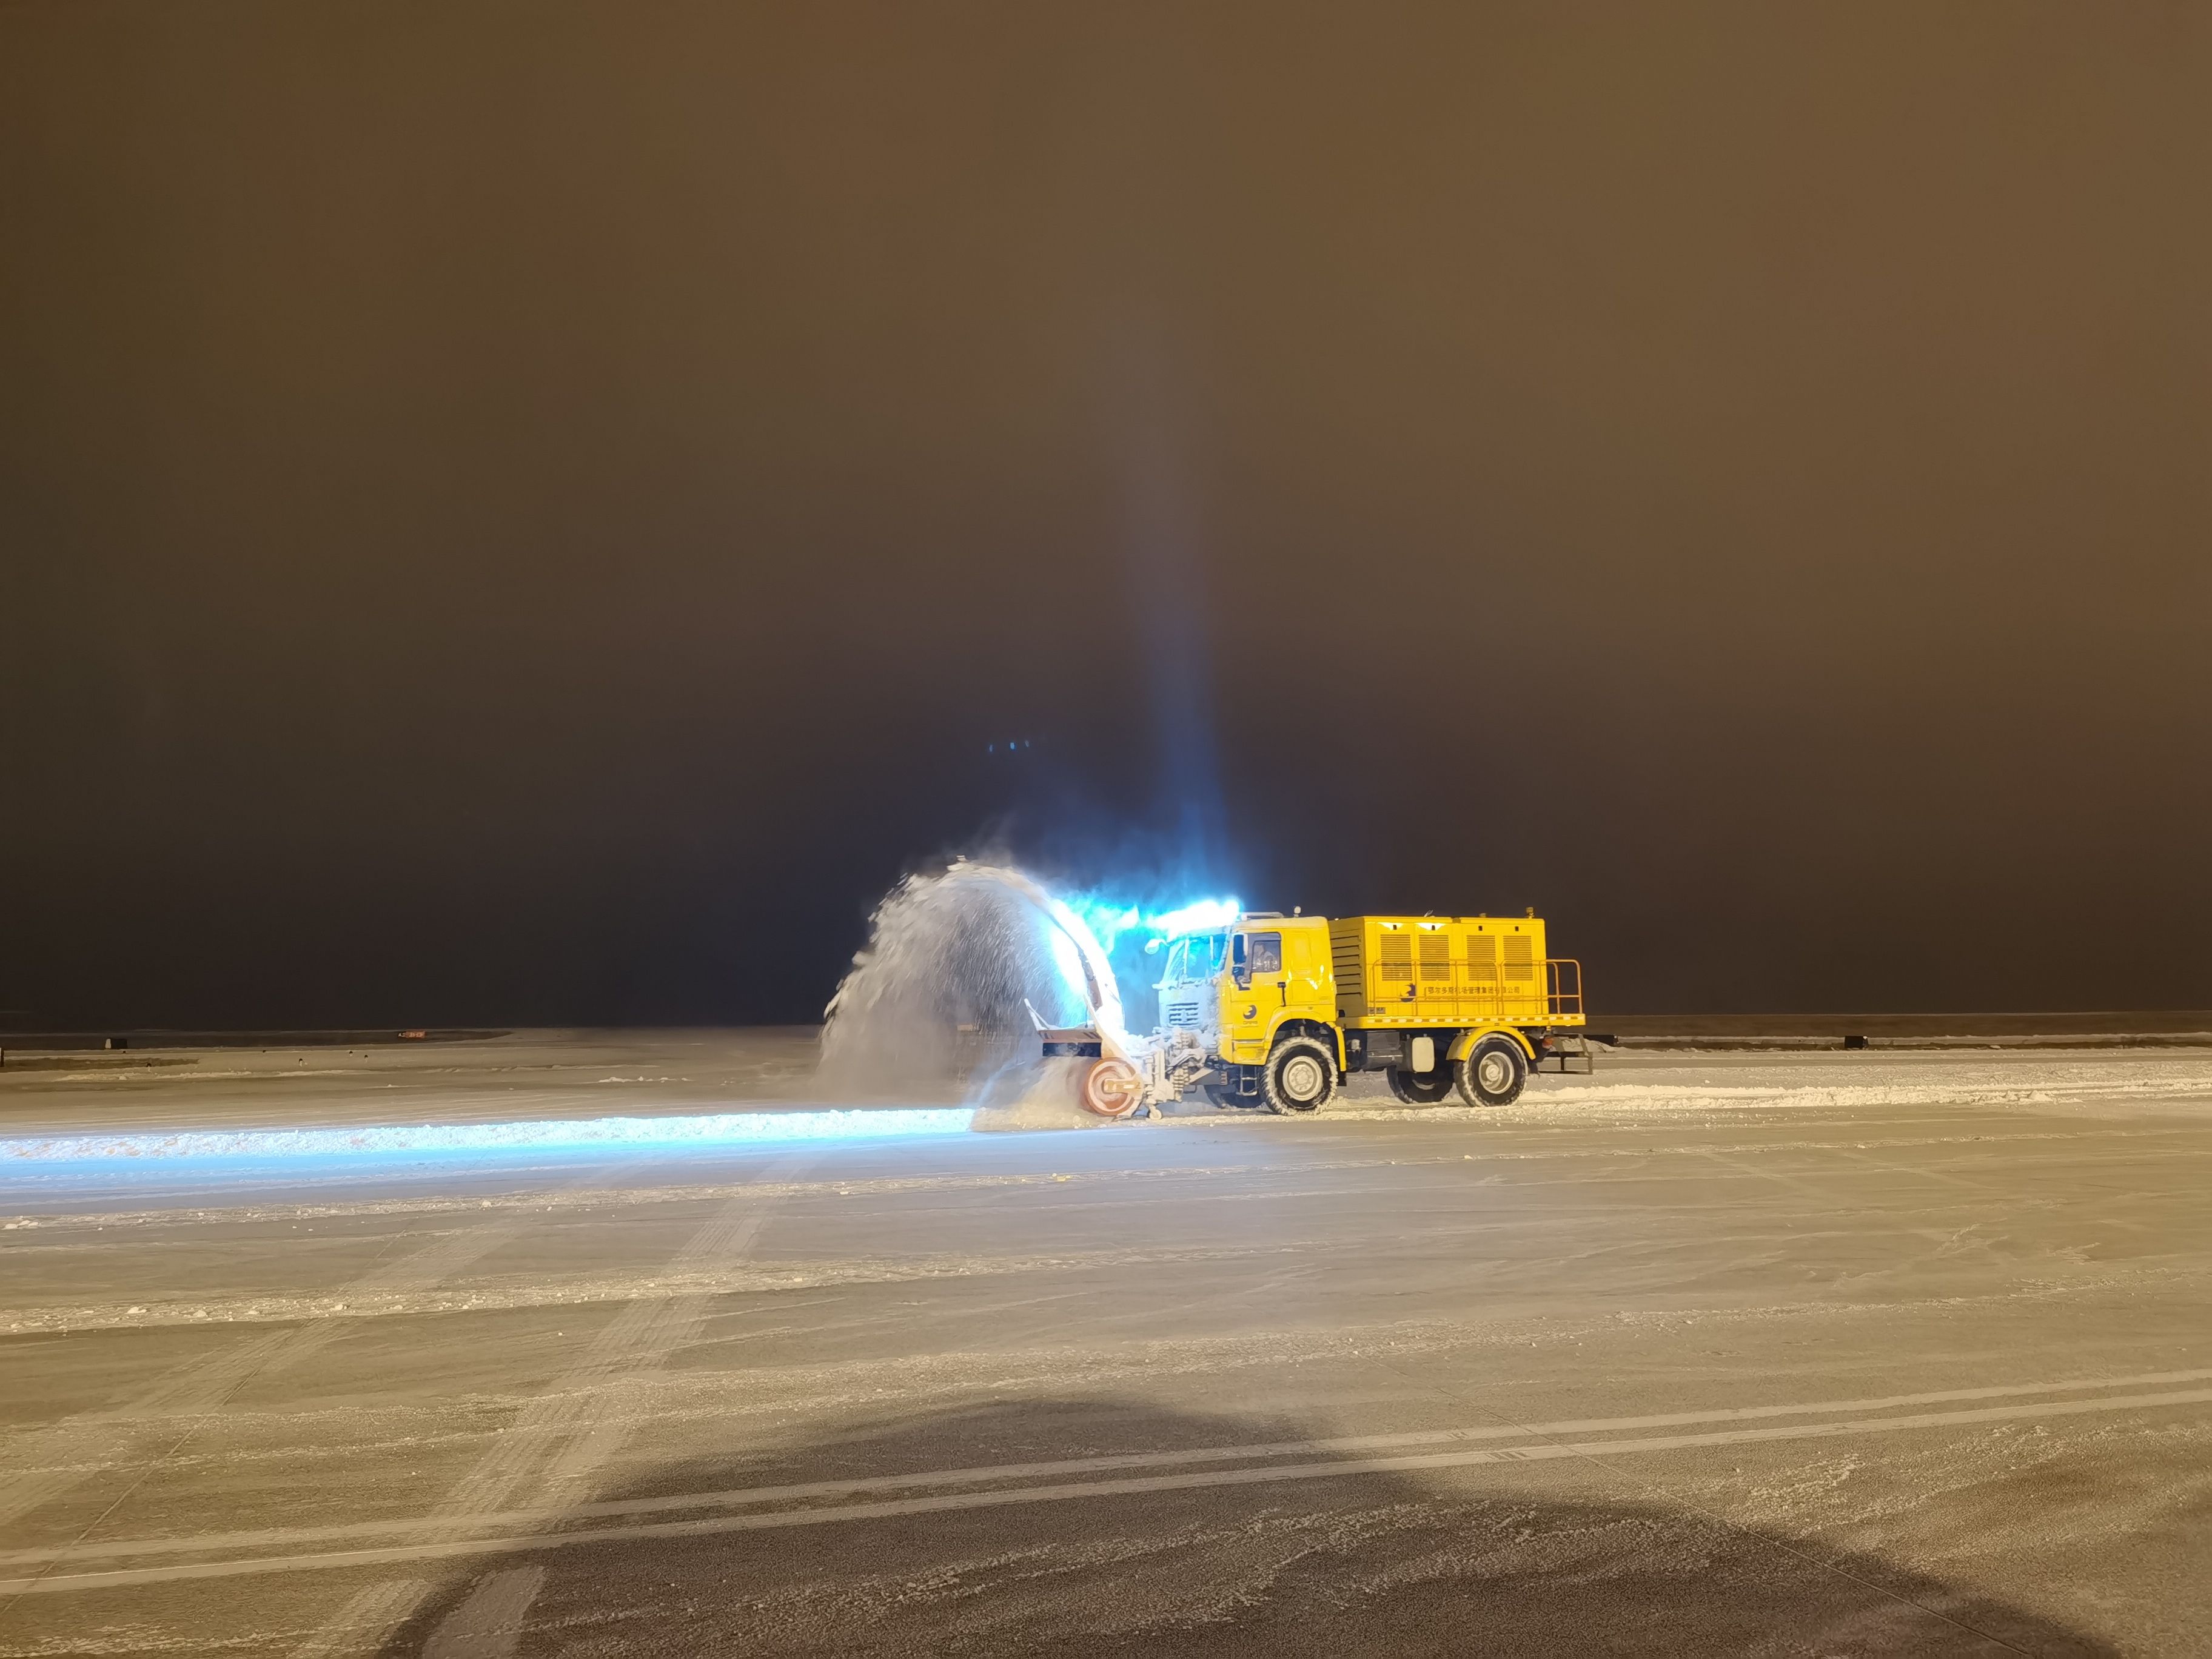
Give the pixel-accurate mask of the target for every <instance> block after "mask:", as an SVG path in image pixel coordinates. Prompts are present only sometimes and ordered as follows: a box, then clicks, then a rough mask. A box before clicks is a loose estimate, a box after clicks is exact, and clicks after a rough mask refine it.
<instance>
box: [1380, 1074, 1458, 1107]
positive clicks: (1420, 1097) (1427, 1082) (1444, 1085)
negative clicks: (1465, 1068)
mask: <svg viewBox="0 0 2212 1659" xmlns="http://www.w3.org/2000/svg"><path fill="white" fill-rule="evenodd" d="M1386 1075H1388V1077H1389V1079H1390V1092H1391V1093H1392V1094H1393V1095H1395V1096H1396V1097H1397V1098H1398V1099H1399V1100H1400V1101H1401V1102H1402V1103H1405V1104H1406V1105H1408V1106H1433V1105H1435V1104H1436V1103H1437V1102H1438V1101H1440V1100H1442V1099H1443V1097H1445V1096H1446V1095H1448V1094H1449V1093H1450V1092H1451V1086H1452V1076H1451V1068H1450V1067H1449V1066H1437V1068H1436V1069H1435V1070H1433V1071H1428V1072H1409V1071H1407V1070H1406V1068H1405V1067H1404V1066H1392V1067H1391V1068H1390V1069H1389V1073H1387V1074H1386Z"/></svg>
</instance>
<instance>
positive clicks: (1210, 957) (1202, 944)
mask: <svg viewBox="0 0 2212 1659" xmlns="http://www.w3.org/2000/svg"><path fill="white" fill-rule="evenodd" d="M1223 943H1224V936H1223V935H1221V934H1219V933H1200V934H1196V935H1194V937H1192V938H1190V939H1184V940H1182V941H1181V942H1180V943H1178V944H1177V945H1176V953H1175V955H1174V956H1173V957H1170V958H1169V960H1168V975H1169V977H1170V978H1173V979H1212V977H1213V976H1214V975H1216V974H1218V973H1219V972H1220V971H1221V947H1222V945H1223Z"/></svg>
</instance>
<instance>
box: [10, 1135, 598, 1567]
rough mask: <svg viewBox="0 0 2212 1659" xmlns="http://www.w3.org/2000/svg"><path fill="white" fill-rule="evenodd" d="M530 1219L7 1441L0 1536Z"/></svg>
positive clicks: (358, 1282)
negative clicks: (180, 1422)
mask: <svg viewBox="0 0 2212 1659" xmlns="http://www.w3.org/2000/svg"><path fill="white" fill-rule="evenodd" d="M641 1162H642V1161H641ZM632 1167H639V1166H638V1165H633V1166H632ZM608 1176H609V1172H608V1171H606V1170H594V1171H592V1173H590V1174H589V1175H587V1176H582V1177H580V1178H579V1180H578V1181H576V1182H572V1183H570V1185H572V1186H580V1185H584V1184H587V1183H588V1184H594V1185H596V1184H598V1183H599V1182H603V1181H605V1180H606V1179H607V1178H608ZM534 1219H535V1218H534V1217H533V1216H532V1215H531V1214H530V1213H528V1212H495V1213H493V1214H491V1215H489V1216H488V1217H487V1218H485V1219H484V1220H483V1222H482V1223H481V1224H480V1225H477V1226H473V1227H470V1228H468V1229H466V1230H465V1231H460V1232H456V1233H451V1234H448V1235H447V1236H446V1237H441V1238H437V1239H434V1240H433V1241H431V1242H430V1243H428V1244H425V1245H422V1247H421V1248H419V1249H416V1250H414V1251H412V1252H410V1254H409V1255H405V1256H403V1257H402V1258H400V1260H398V1261H394V1262H391V1263H389V1264H387V1265H386V1266H384V1267H375V1268H372V1269H371V1270H370V1271H369V1272H368V1273H364V1274H362V1276H361V1277H360V1278H358V1279H355V1280H354V1281H352V1282H351V1283H350V1284H349V1285H345V1286H344V1287H343V1289H340V1290H337V1291H332V1292H331V1294H330V1295H329V1296H328V1297H318V1298H316V1302H317V1303H318V1304H320V1306H319V1309H318V1310H315V1311H317V1312H318V1313H319V1314H320V1316H314V1317H307V1316H306V1315H305V1314H304V1313H303V1317H307V1322H304V1323H299V1324H291V1323H288V1324H285V1325H283V1326H280V1327H278V1328H275V1329H272V1330H270V1331H266V1332H264V1333H263V1334H261V1335H258V1336H256V1337H253V1338H252V1339H251V1340H247V1341H244V1342H240V1343H236V1344H234V1345H233V1346H229V1347H227V1348H223V1349H221V1350H219V1351H217V1352H215V1353H212V1354H207V1355H203V1356H202V1357H201V1358H197V1359H192V1360H187V1361H185V1363H184V1364H180V1365H177V1366H175V1367H173V1368H172V1369H171V1370H167V1371H165V1372H163V1373H162V1374H161V1376H158V1377H156V1378H155V1381H154V1382H153V1383H152V1384H151V1385H150V1386H149V1387H148V1388H147V1389H145V1390H144V1391H143V1393H141V1394H139V1395H136V1396H135V1397H133V1398H132V1399H131V1400H129V1401H126V1402H125V1403H124V1404H123V1405H121V1406H117V1407H107V1408H106V1409H104V1410H100V1411H94V1412H82V1413H77V1414H76V1415H75V1416H71V1417H67V1418H64V1419H62V1420H61V1421H59V1422H58V1423H54V1424H52V1425H48V1426H46V1427H45V1428H42V1429H34V1430H32V1431H29V1432H27V1433H25V1434H21V1435H19V1436H17V1437H15V1438H13V1439H12V1440H11V1441H10V1442H9V1445H8V1447H7V1449H6V1452H5V1454H4V1455H0V1526H4V1525H6V1524H7V1523H8V1522H12V1521H15V1520H18V1519H20V1518H21V1517H22V1516H25V1515H27V1514H29V1513H30V1512H31V1511H32V1510H35V1509H38V1508H39V1507H40V1506H41V1505H42V1504H47V1503H51V1502H52V1500H53V1499H54V1498H58V1497H60V1496H61V1495H62V1494H63V1493H64V1492H69V1491H70V1490H72V1489H73V1488H75V1487H76V1486H81V1485H82V1484H83V1483H84V1482H85V1481H87V1480H92V1479H94V1477H96V1476H98V1475H100V1474H106V1472H108V1471H109V1470H111V1469H113V1468H118V1467H119V1466H123V1465H127V1464H129V1463H131V1462H135V1461H137V1459H138V1458H139V1457H140V1456H141V1455H142V1454H143V1450H144V1448H145V1442H146V1441H147V1440H148V1439H149V1438H152V1437H156V1436H161V1435H175V1434H176V1424H175V1419H179V1418H187V1419H202V1418H204V1417H206V1416H208V1415H209V1414H210V1413H213V1412H215V1411H216V1410H217V1409H219V1408H220V1407H222V1403H223V1401H226V1400H227V1399H228V1398H229V1397H230V1395H232V1394H234V1393H235V1392H236V1391H237V1390H238V1389H239V1388H240V1386H242V1385H243V1384H244V1383H246V1381H247V1380H248V1379H249V1378H251V1377H252V1376H256V1375H258V1374H259V1373H261V1372H264V1371H277V1370H288V1369H289V1368H290V1367H292V1366H294V1365H297V1364H300V1363H301V1361H302V1360H304V1359H307V1358H309V1357H310V1356H311V1355H313V1353H315V1352H317V1351H318V1350H319V1349H321V1348H323V1347H325V1346H327V1345H328V1344H329V1343H330V1342H331V1341H332V1340H335V1339H336V1337H337V1334H338V1333H339V1331H340V1330H341V1329H342V1328H343V1315H342V1314H341V1315H338V1316H335V1317H333V1316H331V1310H332V1308H331V1304H338V1305H339V1306H343V1305H345V1304H350V1303H352V1302H354V1301H356V1300H359V1301H362V1302H364V1303H368V1304H380V1303H389V1302H392V1301H394V1300H398V1301H403V1302H404V1301H405V1300H407V1299H409V1298H410V1297H422V1296H424V1295H426V1294H428V1292H430V1291H435V1289H436V1288H437V1287H438V1286H439V1285H441V1284H442V1283H444V1282H445V1280H447V1279H449V1278H451V1277H452V1276H453V1274H455V1273H459V1272H461V1271H462V1270H463V1269H465V1268H466V1267H470V1266H471V1265H472V1264H474V1263H475V1262H477V1261H481V1260H483V1258H484V1257H485V1256H486V1255H489V1254H491V1253H492V1252H493V1251H494V1250H496V1249H499V1248H500V1247H501V1246H502V1245H504V1244H506V1243H508V1242H509V1241H510V1240H512V1239H513V1238H514V1237H517V1236H518V1235H519V1234H520V1233H522V1232H523V1231H526V1229H527V1228H528V1227H529V1226H530V1225H532V1222H533V1220H534ZM196 1428H197V1420H195V1421H194V1422H192V1423H191V1424H189V1425H186V1427H185V1430H184V1431H183V1433H182V1434H181V1435H177V1436H176V1440H175V1443H176V1444H179V1445H180V1444H182V1443H183V1441H184V1440H185V1439H187V1438H189V1437H190V1436H191V1433H192V1431H194V1429H196ZM172 1449H173V1448H172Z"/></svg>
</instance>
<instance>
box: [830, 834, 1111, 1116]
mask: <svg viewBox="0 0 2212 1659" xmlns="http://www.w3.org/2000/svg"><path fill="white" fill-rule="evenodd" d="M1033 1014H1034V1017H1033ZM826 1018H827V1023H826V1024H825V1025H824V1026H823V1032H822V1080H823V1084H824V1085H825V1086H826V1087H828V1088H829V1089H830V1090H832V1091H840V1092H851V1093H864V1094H878V1093H885V1092H898V1093H906V1092H911V1091H913V1090H915V1088H917V1087H925V1088H926V1087H930V1086H935V1087H938V1088H944V1087H947V1086H951V1087H956V1088H957V1087H963V1086H964V1085H966V1084H967V1082H968V1081H969V1079H971V1078H972V1079H979V1080H980V1079H987V1078H989V1077H991V1076H994V1075H995V1074H997V1073H1000V1072H1002V1071H1004V1070H1005V1069H1006V1067H1007V1066H1009V1065H1012V1064H1014V1063H1018V1062H1019V1061H1022V1060H1027V1059H1029V1058H1031V1057H1033V1056H1034V1055H1035V1054H1036V1022H1037V1021H1038V1020H1040V1019H1042V1021H1044V1022H1045V1023H1046V1024H1050V1025H1089V1026H1093V1027H1095V1028H1096V1029H1097V1031H1098V1033H1099V1035H1100V1036H1101V1037H1102V1038H1103V1039H1104V1040H1105V1041H1106V1042H1109V1043H1110V1044H1115V1045H1118V1046H1119V1047H1120V1048H1121V1051H1122V1052H1124V1053H1125V1054H1126V1053H1129V1052H1132V1051H1133V1048H1135V1044H1134V1043H1133V1041H1132V1039H1131V1037H1130V1036H1129V1034H1128V1032H1127V1030H1126V1029H1125V1026H1124V1023H1123V1016H1122V1012H1121V990H1120V987H1118V986H1117V985H1116V984H1115V980H1114V971H1113V969H1112V967H1111V966H1110V965H1109V963H1108V960H1107V956H1106V951H1104V949H1103V947H1102V946H1101V945H1099V943H1098V940H1097V938H1096V937H1095V936H1094V935H1093V934H1092V933H1091V929H1090V927H1088V926H1087V925H1086V924H1085V922H1084V921H1083V919H1082V918H1081V917H1080V916H1079V915H1076V914H1075V912H1074V911H1073V910H1072V909H1070V908H1068V906H1067V905H1066V903H1065V902H1062V901H1061V900H1060V899H1059V898H1056V897H1055V896H1053V894H1051V893H1050V892H1048V890H1046V889H1045V888H1044V887H1043V885H1042V884H1040V883H1039V882H1037V881H1036V879H1035V878H1033V877H1030V876H1029V875H1027V874H1025V873H1024V872H1021V871H1019V870H1016V869H1012V868H1010V867H1008V866H1004V865H997V864H981V863H975V862H971V861H970V860H965V859H963V860H958V861H957V862H955V863H954V864H952V865H951V866H949V867H947V868H945V869H944V870H941V871H935V872H929V873H926V874H921V875H914V876H908V878H906V879H905V880H903V881H902V882H901V883H900V884H898V885H897V886H896V887H895V888H893V889H892V890H890V893H889V894H888V895H886V896H885V897H884V902H882V903H881V904H879V905H878V906H877V907H876V914H875V916H874V918H873V921H872V923H871V925H870V932H869V939H868V943H867V945H866V948H864V949H863V950H862V951H860V954H859V955H858V956H856V957H854V958H853V968H852V971H851V972H849V973H848V974H847V975H845V979H844V982H843V983H842V984H841V985H839V986H838V987H837V994H836V995H835V996H834V997H832V998H830V1000H829V1009H828V1011H827V1015H826Z"/></svg>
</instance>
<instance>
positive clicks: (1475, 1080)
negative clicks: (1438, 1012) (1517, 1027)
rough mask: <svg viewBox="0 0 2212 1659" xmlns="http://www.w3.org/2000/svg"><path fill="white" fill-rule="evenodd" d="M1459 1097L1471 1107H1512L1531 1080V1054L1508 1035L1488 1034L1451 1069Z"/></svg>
mask: <svg viewBox="0 0 2212 1659" xmlns="http://www.w3.org/2000/svg"><path fill="white" fill-rule="evenodd" d="M1452 1070H1453V1072H1454V1073H1455V1076H1454V1077H1453V1079H1452V1081H1453V1082H1454V1083H1455V1085H1457V1086H1458V1089H1459V1097H1460V1098H1461V1099H1462V1100H1463V1101H1465V1102H1466V1103H1468V1105H1470V1106H1510V1105H1511V1104H1512V1103H1513V1102H1514V1101H1515V1100H1516V1099H1518V1098H1519V1097H1520V1094H1521V1085H1522V1084H1524V1083H1526V1082H1528V1057H1527V1056H1526V1055H1524V1054H1522V1052H1521V1045H1520V1044H1519V1043H1517V1042H1514V1040H1513V1039H1512V1038H1511V1037H1508V1036H1486V1037H1485V1038H1483V1040H1482V1041H1481V1042H1478V1043H1476V1044H1475V1045H1474V1048H1472V1049H1471V1050H1469V1051H1468V1056H1467V1058H1466V1059H1465V1060H1462V1061H1460V1063H1459V1064H1458V1065H1457V1066H1454V1067H1453V1068H1452Z"/></svg>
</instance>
